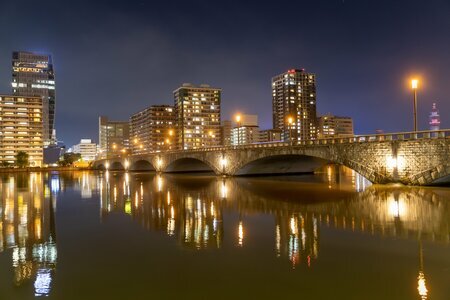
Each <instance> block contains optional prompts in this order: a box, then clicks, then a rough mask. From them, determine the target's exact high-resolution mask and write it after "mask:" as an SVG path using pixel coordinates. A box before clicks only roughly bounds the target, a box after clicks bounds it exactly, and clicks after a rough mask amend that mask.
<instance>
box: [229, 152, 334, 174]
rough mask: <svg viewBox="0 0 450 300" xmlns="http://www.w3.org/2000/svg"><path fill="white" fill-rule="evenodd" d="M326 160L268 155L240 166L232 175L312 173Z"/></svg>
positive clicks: (292, 155) (291, 155)
mask: <svg viewBox="0 0 450 300" xmlns="http://www.w3.org/2000/svg"><path fill="white" fill-rule="evenodd" d="M326 163H328V160H325V159H322V158H317V157H313V156H306V155H297V154H281V155H268V156H265V157H261V158H257V159H254V160H251V161H249V162H247V163H246V164H242V165H241V166H240V168H239V169H237V170H236V172H235V173H234V175H238V176H239V175H257V174H279V173H283V174H289V173H312V172H314V170H316V169H318V168H320V167H321V166H323V165H325V164H326Z"/></svg>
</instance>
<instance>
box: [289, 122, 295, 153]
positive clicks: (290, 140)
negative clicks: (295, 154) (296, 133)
mask: <svg viewBox="0 0 450 300" xmlns="http://www.w3.org/2000/svg"><path fill="white" fill-rule="evenodd" d="M292 123H294V119H293V118H292V117H288V124H289V142H290V143H291V146H292Z"/></svg>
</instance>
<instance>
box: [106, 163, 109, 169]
mask: <svg viewBox="0 0 450 300" xmlns="http://www.w3.org/2000/svg"><path fill="white" fill-rule="evenodd" d="M105 168H106V170H108V169H109V162H106V163H105Z"/></svg>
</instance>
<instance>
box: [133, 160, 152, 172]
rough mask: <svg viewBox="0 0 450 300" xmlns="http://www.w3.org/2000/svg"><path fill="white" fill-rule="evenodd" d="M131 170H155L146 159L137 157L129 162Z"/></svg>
mask: <svg viewBox="0 0 450 300" xmlns="http://www.w3.org/2000/svg"><path fill="white" fill-rule="evenodd" d="M130 170H131V171H156V168H155V167H154V166H153V164H152V163H151V162H150V161H148V160H146V159H139V160H136V161H134V162H132V163H131V166H130Z"/></svg>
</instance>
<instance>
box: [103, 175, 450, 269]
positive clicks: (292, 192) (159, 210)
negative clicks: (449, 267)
mask: <svg viewBox="0 0 450 300" xmlns="http://www.w3.org/2000/svg"><path fill="white" fill-rule="evenodd" d="M345 172H348V173H345ZM130 176H132V177H133V178H131V179H130ZM339 176H340V178H339V177H338V176H331V177H330V174H329V173H328V171H327V172H326V173H325V177H326V178H325V180H326V182H327V184H328V186H331V188H330V189H328V190H325V191H324V189H323V185H322V184H314V183H310V184H309V183H305V184H303V185H298V183H297V181H295V179H292V180H291V181H289V179H283V180H279V179H278V180H277V179H276V178H270V179H263V178H253V179H250V178H226V179H223V178H220V179H218V178H215V177H208V176H203V177H202V176H197V177H195V178H193V177H191V176H169V175H167V176H164V175H155V176H150V175H144V174H133V173H131V174H128V173H125V174H122V173H113V174H109V173H108V172H106V173H105V174H104V175H103V177H102V180H101V183H100V187H101V192H100V198H101V208H102V211H101V215H102V216H103V217H105V218H106V217H108V214H109V213H110V212H123V213H126V214H129V215H131V216H132V218H133V219H135V220H136V221H138V222H140V223H141V224H142V226H144V227H145V228H148V229H150V230H160V231H164V232H166V233H167V234H168V235H169V236H176V237H177V239H178V240H179V241H180V243H181V245H183V246H185V247H192V248H195V249H205V248H220V246H221V244H222V242H223V240H222V239H223V235H224V220H223V217H222V216H223V213H224V211H234V212H236V211H237V213H238V214H239V217H238V219H237V220H236V221H231V220H230V221H229V222H230V223H229V224H231V223H232V222H237V223H236V224H235V225H232V224H231V227H233V228H236V229H235V230H236V231H235V232H236V236H237V243H236V244H237V246H240V247H243V246H245V238H246V236H249V235H251V234H252V233H251V232H249V229H248V228H246V227H245V224H246V220H245V216H246V215H250V214H256V213H259V214H261V213H262V214H269V215H272V216H274V221H275V222H274V229H273V232H274V233H275V247H274V248H275V254H276V255H277V256H285V257H288V258H289V260H290V261H291V263H292V265H293V267H295V265H297V264H299V263H306V264H307V265H308V266H311V264H312V262H313V261H314V260H315V259H317V257H318V254H319V248H320V247H319V240H320V227H321V226H327V227H331V228H337V229H345V230H351V231H361V232H365V233H369V234H371V235H381V236H393V237H402V238H414V239H418V240H419V239H420V240H432V241H441V242H445V243H448V242H449V220H450V215H449V211H450V209H449V207H448V206H449V204H448V201H444V200H445V199H444V198H445V196H446V194H445V192H444V194H442V195H440V192H439V189H437V190H436V189H430V188H409V187H388V186H370V187H369V185H367V184H366V183H365V181H364V179H361V178H359V177H358V175H357V174H355V173H354V172H352V171H348V170H347V171H344V173H343V174H342V173H340V175H339ZM361 187H364V191H361V192H359V193H358V192H357V191H358V190H360V189H361ZM229 234H230V235H232V233H229Z"/></svg>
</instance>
